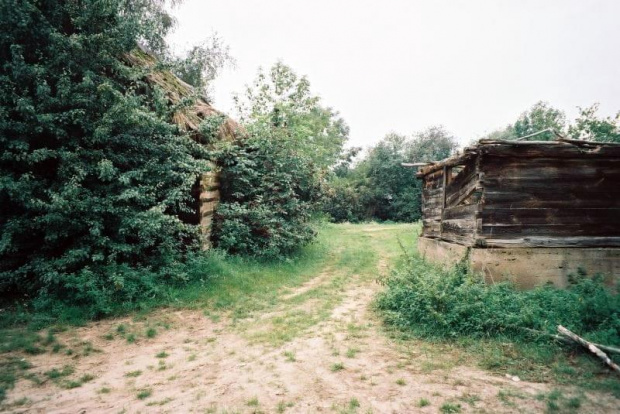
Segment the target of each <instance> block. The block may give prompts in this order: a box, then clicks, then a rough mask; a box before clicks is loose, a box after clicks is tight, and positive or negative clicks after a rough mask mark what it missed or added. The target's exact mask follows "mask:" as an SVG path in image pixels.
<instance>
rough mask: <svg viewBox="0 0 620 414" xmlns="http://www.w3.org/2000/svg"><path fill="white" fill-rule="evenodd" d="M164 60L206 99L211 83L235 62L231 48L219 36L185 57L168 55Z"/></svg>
mask: <svg viewBox="0 0 620 414" xmlns="http://www.w3.org/2000/svg"><path fill="white" fill-rule="evenodd" d="M164 60H165V62H166V64H167V65H168V66H169V67H170V70H171V71H172V72H174V74H175V75H177V76H178V77H179V78H180V79H182V80H183V81H185V82H187V83H188V84H190V85H192V86H193V87H194V88H196V89H197V90H198V91H200V92H201V93H202V94H203V96H204V97H207V95H208V90H207V88H208V86H209V82H211V81H212V80H213V79H215V77H216V76H217V75H218V73H219V72H220V70H221V69H222V68H223V67H225V66H226V65H227V64H228V63H233V62H234V60H233V58H232V57H231V55H230V48H229V47H228V46H226V45H225V44H224V42H223V41H222V39H221V38H219V37H218V36H212V37H210V38H209V39H207V40H206V41H204V42H202V43H201V44H199V45H195V46H193V47H192V48H190V49H189V50H188V51H187V53H186V54H185V56H181V57H179V56H172V55H170V54H167V55H166V56H165V57H164Z"/></svg>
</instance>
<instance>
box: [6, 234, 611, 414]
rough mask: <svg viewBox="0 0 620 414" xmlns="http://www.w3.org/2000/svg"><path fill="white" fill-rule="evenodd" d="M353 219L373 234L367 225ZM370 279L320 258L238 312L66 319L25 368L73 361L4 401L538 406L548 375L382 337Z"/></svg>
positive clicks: (153, 407)
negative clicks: (63, 347) (309, 275)
mask: <svg viewBox="0 0 620 414" xmlns="http://www.w3.org/2000/svg"><path fill="white" fill-rule="evenodd" d="M356 231H360V232H362V233H364V234H365V235H366V236H370V237H372V234H373V233H376V232H377V229H376V228H375V227H373V226H368V227H360V228H359V230H356ZM379 246H380V243H379ZM391 260H392V256H391V254H388V252H386V251H380V252H379V254H378V258H377V260H376V262H375V268H376V273H384V272H386V271H387V270H388V268H389V265H390V261H391ZM380 288H381V287H380V286H379V285H378V284H377V283H376V282H375V281H374V280H373V278H371V277H365V276H360V275H357V274H346V273H342V271H340V270H337V269H335V268H334V267H333V264H330V263H327V264H326V266H325V267H324V269H322V271H321V272H320V273H318V274H317V275H316V277H314V278H313V279H311V280H309V281H308V282H306V283H305V284H304V285H302V286H299V287H297V288H295V289H288V290H283V291H282V293H281V296H280V298H281V300H280V302H279V303H278V304H277V305H276V306H274V307H272V308H271V309H269V310H267V311H266V312H262V313H260V314H257V315H253V316H252V317H251V318H249V319H244V320H240V321H234V320H232V319H230V318H227V317H221V318H220V319H219V320H218V318H217V317H211V318H210V317H208V315H207V316H205V314H204V313H203V312H200V311H190V310H183V311H160V312H157V313H156V314H154V315H150V316H149V318H148V321H138V322H136V321H134V320H131V319H123V320H114V321H104V322H99V323H94V324H90V325H89V326H87V327H84V328H78V329H74V330H71V331H69V332H65V333H63V334H60V335H59V340H60V341H61V342H63V343H66V344H68V346H69V345H70V346H71V347H72V349H75V350H77V351H76V353H75V354H74V355H66V354H63V353H62V352H59V353H57V354H51V355H50V354H46V355H40V356H36V357H33V358H31V359H30V362H31V363H32V364H33V365H34V368H33V369H32V370H31V371H32V372H33V373H34V374H35V378H45V375H44V373H45V372H49V371H50V370H52V369H54V368H56V369H57V370H58V371H59V372H60V371H62V367H64V366H71V367H73V369H74V372H72V373H70V374H68V375H67V376H66V379H65V377H63V376H62V375H61V376H60V377H59V378H58V379H57V380H56V381H53V380H49V379H48V380H46V381H45V382H43V383H42V384H37V382H40V381H36V379H35V380H33V381H27V380H21V381H19V382H18V384H17V385H16V388H15V389H14V390H13V391H11V392H10V394H9V398H8V399H7V401H6V402H7V404H6V405H5V407H4V408H5V410H8V411H13V412H41V413H43V412H45V413H94V412H103V413H108V412H109V413H119V412H127V413H133V412H145V413H146V412H171V413H185V412H188V413H189V412H206V413H234V412H239V413H259V412H264V413H277V412H290V413H315V412H344V413H354V412H359V413H370V412H372V413H410V412H423V413H437V412H487V413H497V412H544V410H545V402H544V401H539V399H537V398H536V396H537V395H539V394H541V393H546V392H549V391H550V389H549V387H548V386H547V385H544V384H535V383H527V382H524V381H519V382H516V381H514V380H513V379H509V378H505V377H501V376H497V375H493V374H490V373H488V372H485V371H482V370H479V369H476V368H472V367H468V366H466V365H462V364H459V363H458V362H455V360H458V358H455V357H454V355H451V356H446V357H443V356H442V354H441V353H439V352H436V351H435V350H433V349H432V347H431V346H429V344H425V343H423V342H407V343H399V342H394V341H392V340H390V339H389V337H388V336H387V335H386V334H385V333H384V332H383V331H382V329H381V325H380V321H379V320H378V318H377V316H376V315H375V314H374V312H373V311H372V310H371V307H370V304H371V301H372V298H373V296H374V295H375V293H376V292H377V290H378V289H380ZM149 324H150V325H149ZM119 326H123V327H124V328H123V329H128V330H131V329H138V328H139V329H143V328H145V327H147V326H157V327H158V334H157V335H156V336H155V337H153V338H143V339H140V340H139V341H138V342H137V343H127V341H125V340H115V339H111V338H110V336H111V335H110V332H115V330H119ZM166 327H168V328H169V329H166ZM84 375H90V376H92V377H93V378H92V379H89V378H88V377H86V378H83V379H84V381H82V382H83V384H82V385H81V386H79V387H77V386H76V388H70V384H69V383H68V382H66V381H68V380H69V378H77V379H78V380H79V378H81V377H83V376H84ZM48 377H49V375H48ZM63 381H64V382H63ZM63 384H64V385H63ZM67 388H69V389H67ZM442 407H443V408H442ZM617 410H618V403H617V400H615V399H613V397H601V396H599V395H597V396H588V397H587V398H586V402H585V405H583V406H582V411H583V412H610V413H611V412H617Z"/></svg>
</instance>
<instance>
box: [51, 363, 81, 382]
mask: <svg viewBox="0 0 620 414" xmlns="http://www.w3.org/2000/svg"><path fill="white" fill-rule="evenodd" d="M74 371H75V370H74V368H73V367H72V366H70V365H65V366H64V367H63V368H62V369H61V370H59V369H58V368H52V369H51V370H49V371H47V372H45V376H46V377H48V378H49V379H52V380H54V379H58V378H62V377H66V376H68V375H71V374H73V372H74Z"/></svg>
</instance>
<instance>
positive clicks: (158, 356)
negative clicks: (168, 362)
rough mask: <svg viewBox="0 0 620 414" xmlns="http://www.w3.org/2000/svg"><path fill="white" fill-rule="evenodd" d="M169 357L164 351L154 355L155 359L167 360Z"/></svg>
mask: <svg viewBox="0 0 620 414" xmlns="http://www.w3.org/2000/svg"><path fill="white" fill-rule="evenodd" d="M169 356H170V354H168V353H167V352H166V351H161V352H160V353H158V354H157V355H155V357H156V358H168V357H169Z"/></svg>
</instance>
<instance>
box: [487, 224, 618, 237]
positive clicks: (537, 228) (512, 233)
mask: <svg viewBox="0 0 620 414" xmlns="http://www.w3.org/2000/svg"><path fill="white" fill-rule="evenodd" d="M618 234H620V226H618V225H616V224H598V225H596V226H593V225H590V224H537V225H523V224H487V223H485V222H484V221H483V222H482V233H481V234H480V235H479V236H482V237H485V238H486V239H490V238H500V239H511V238H520V237H525V236H548V237H571V236H574V237H576V236H597V237H613V236H616V235H618Z"/></svg>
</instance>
